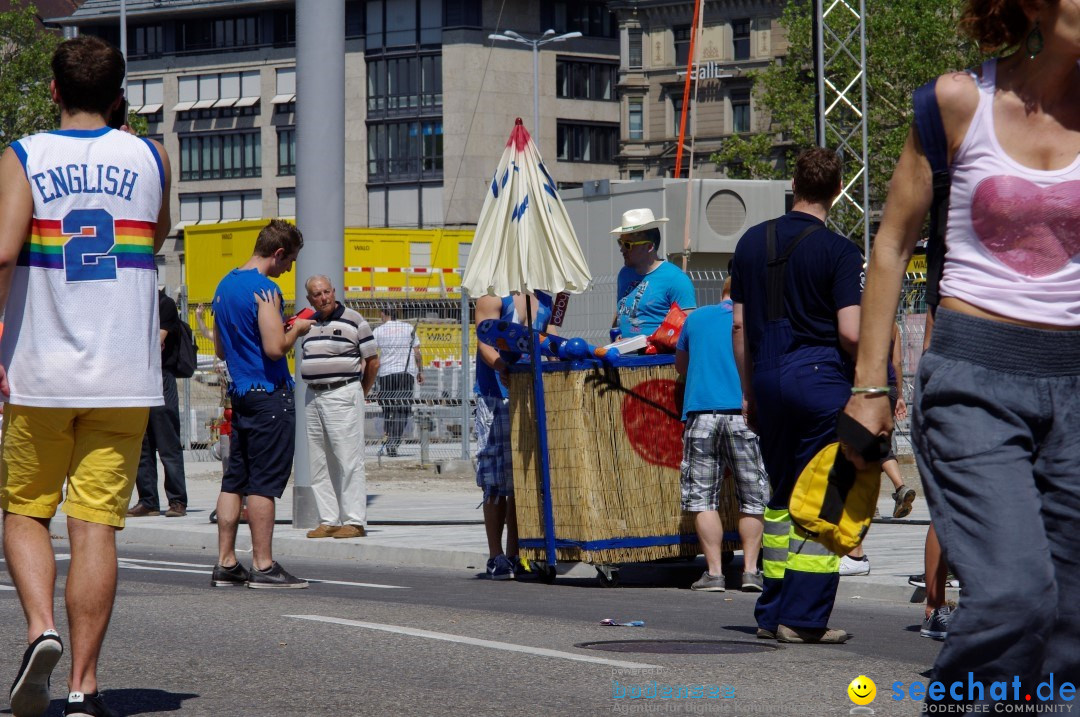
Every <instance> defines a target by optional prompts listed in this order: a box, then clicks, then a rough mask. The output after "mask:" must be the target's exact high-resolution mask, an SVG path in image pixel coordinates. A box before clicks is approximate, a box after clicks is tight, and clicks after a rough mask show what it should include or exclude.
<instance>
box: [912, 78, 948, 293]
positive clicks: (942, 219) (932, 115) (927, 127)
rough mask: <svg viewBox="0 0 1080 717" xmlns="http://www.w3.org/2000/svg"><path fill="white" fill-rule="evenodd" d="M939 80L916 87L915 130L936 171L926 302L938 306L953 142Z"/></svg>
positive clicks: (927, 255)
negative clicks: (940, 104)
mask: <svg viewBox="0 0 1080 717" xmlns="http://www.w3.org/2000/svg"><path fill="white" fill-rule="evenodd" d="M936 86H937V80H933V81H931V82H927V83H926V84H925V85H923V86H922V87H920V88H919V89H917V90H915V95H914V98H913V101H914V105H915V131H916V132H918V135H919V143H920V144H921V145H922V148H923V152H924V153H925V154H926V159H927V160H928V161H929V162H930V169H931V171H932V172H933V187H934V199H933V202H932V203H931V204H930V235H929V238H928V240H927V242H926V305H927V307H928V308H929V309H930V311H933V310H934V309H936V308H937V304H938V300H939V298H940V297H939V294H938V284H940V283H941V274H942V271H943V270H944V268H945V225H946V223H947V219H948V214H949V190H950V187H951V186H952V177H950V176H949V142H948V138H947V137H946V136H945V124H944V122H942V120H941V108H940V107H938V101H937V93H936V90H935V88H936Z"/></svg>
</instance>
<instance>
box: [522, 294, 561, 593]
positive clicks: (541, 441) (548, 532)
mask: <svg viewBox="0 0 1080 717" xmlns="http://www.w3.org/2000/svg"><path fill="white" fill-rule="evenodd" d="M525 317H526V320H527V321H528V322H529V354H530V357H531V359H532V368H533V403H534V404H535V406H536V436H537V450H538V451H539V453H540V495H541V498H542V507H543V510H544V550H545V552H546V554H547V564H548V568H549V569H550V570H554V569H555V564H556V554H555V513H554V510H553V509H552V505H551V465H550V463H549V462H548V434H547V407H546V405H545V403H544V373H543V371H541V370H540V336H539V333H538V332H537V331H536V330H535V329H534V328H533V318H532V297H531V296H530V295H528V294H526V295H525ZM552 574H554V573H552Z"/></svg>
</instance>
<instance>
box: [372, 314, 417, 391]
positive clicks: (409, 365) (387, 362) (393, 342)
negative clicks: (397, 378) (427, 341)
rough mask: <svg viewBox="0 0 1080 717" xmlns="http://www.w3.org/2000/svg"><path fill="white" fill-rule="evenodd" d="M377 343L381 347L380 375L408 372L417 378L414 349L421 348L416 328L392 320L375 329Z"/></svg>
mask: <svg viewBox="0 0 1080 717" xmlns="http://www.w3.org/2000/svg"><path fill="white" fill-rule="evenodd" d="M374 334H375V343H377V344H378V345H379V375H380V376H389V375H390V374H392V373H405V372H406V371H408V372H409V373H410V374H411V375H412V376H414V377H415V376H416V370H417V365H416V356H415V355H413V354H414V352H413V349H415V348H418V347H419V346H420V339H419V338H417V336H416V328H415V327H413V326H412V325H411V324H407V323H405V322H404V321H397V320H393V319H391V320H390V321H387V322H386V323H385V324H382V325H381V326H378V327H376V328H375V331H374Z"/></svg>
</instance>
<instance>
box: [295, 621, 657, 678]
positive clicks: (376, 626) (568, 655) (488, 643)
mask: <svg viewBox="0 0 1080 717" xmlns="http://www.w3.org/2000/svg"><path fill="white" fill-rule="evenodd" d="M283 617H291V618H294V619H296V620H312V621H314V622H326V623H330V624H332V625H347V626H349V627H362V628H364V629H367V630H378V631H380V632H392V633H396V634H399V635H412V636H413V637H426V638H428V639H429V640H442V641H443V642H459V643H462V644H464V645H475V646H476V647H487V648H490V649H492V650H506V651H508V652H522V653H525V654H527V655H539V656H540V657H557V658H559V659H562V660H574V661H576V662H591V663H593V664H597V665H608V666H609V667H623V668H629V669H641V670H644V669H653V670H655V669H658V668H660V667H661V666H660V665H647V664H645V663H642V662H623V661H621V660H608V659H605V658H603V657H592V656H591V655H579V654H577V653H574V652H563V651H562V650H549V649H547V648H544V647H530V646H528V645H515V644H514V643H512V642H496V641H494V640H481V639H478V638H475V637H464V636H462V635H451V634H450V633H446V632H432V631H430V630H417V629H416V628H412V627H401V626H399V625H383V624H381V623H377V622H361V621H359V620H345V619H343V618H338V617H326V616H324V615H283Z"/></svg>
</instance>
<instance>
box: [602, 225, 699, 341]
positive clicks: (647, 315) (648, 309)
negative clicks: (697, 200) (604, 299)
mask: <svg viewBox="0 0 1080 717" xmlns="http://www.w3.org/2000/svg"><path fill="white" fill-rule="evenodd" d="M666 221H667V217H661V218H659V219H657V218H656V217H654V216H653V212H652V209H648V208H644V209H631V210H630V211H628V212H624V213H623V215H622V223H621V225H620V226H617V227H615V228H614V229H612V230H611V233H612V234H614V235H616V237H617V238H618V242H619V251H621V252H622V256H623V261H624V262H625V264H626V265H625V266H624V267H623V268H622V269H620V270H619V278H618V282H617V292H616V300H617V301H618V304H617V305H616V309H615V319H614V321H612V324H611V325H612V328H617V329H618V330H619V334H621V336H622V338H624V339H625V338H631V337H633V336H650V335H652V333H653V332H654V331H656V329H657V328H658V327H659V326H660V324H661V323H662V322H663V321H664V317H665V316H667V313H668V311H669V310H670V309H671V306H672V304H676V303H677V304H678V305H679V307H680V308H682V309H687V310H689V309H694V308H696V307H697V299H696V298H695V297H694V285H693V284H691V283H690V278H689V277H688V276H686V274H684V273H683V272H682V271H680V270H679V269H678V268H677V267H676V266H675V265H674V264H672V263H671V262H668V261H664V260H663V259H661V258H660V257H658V256H657V251H658V250H659V248H660V225H661V224H663V223H664V222H666ZM612 333H613V334H614V332H612Z"/></svg>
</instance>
